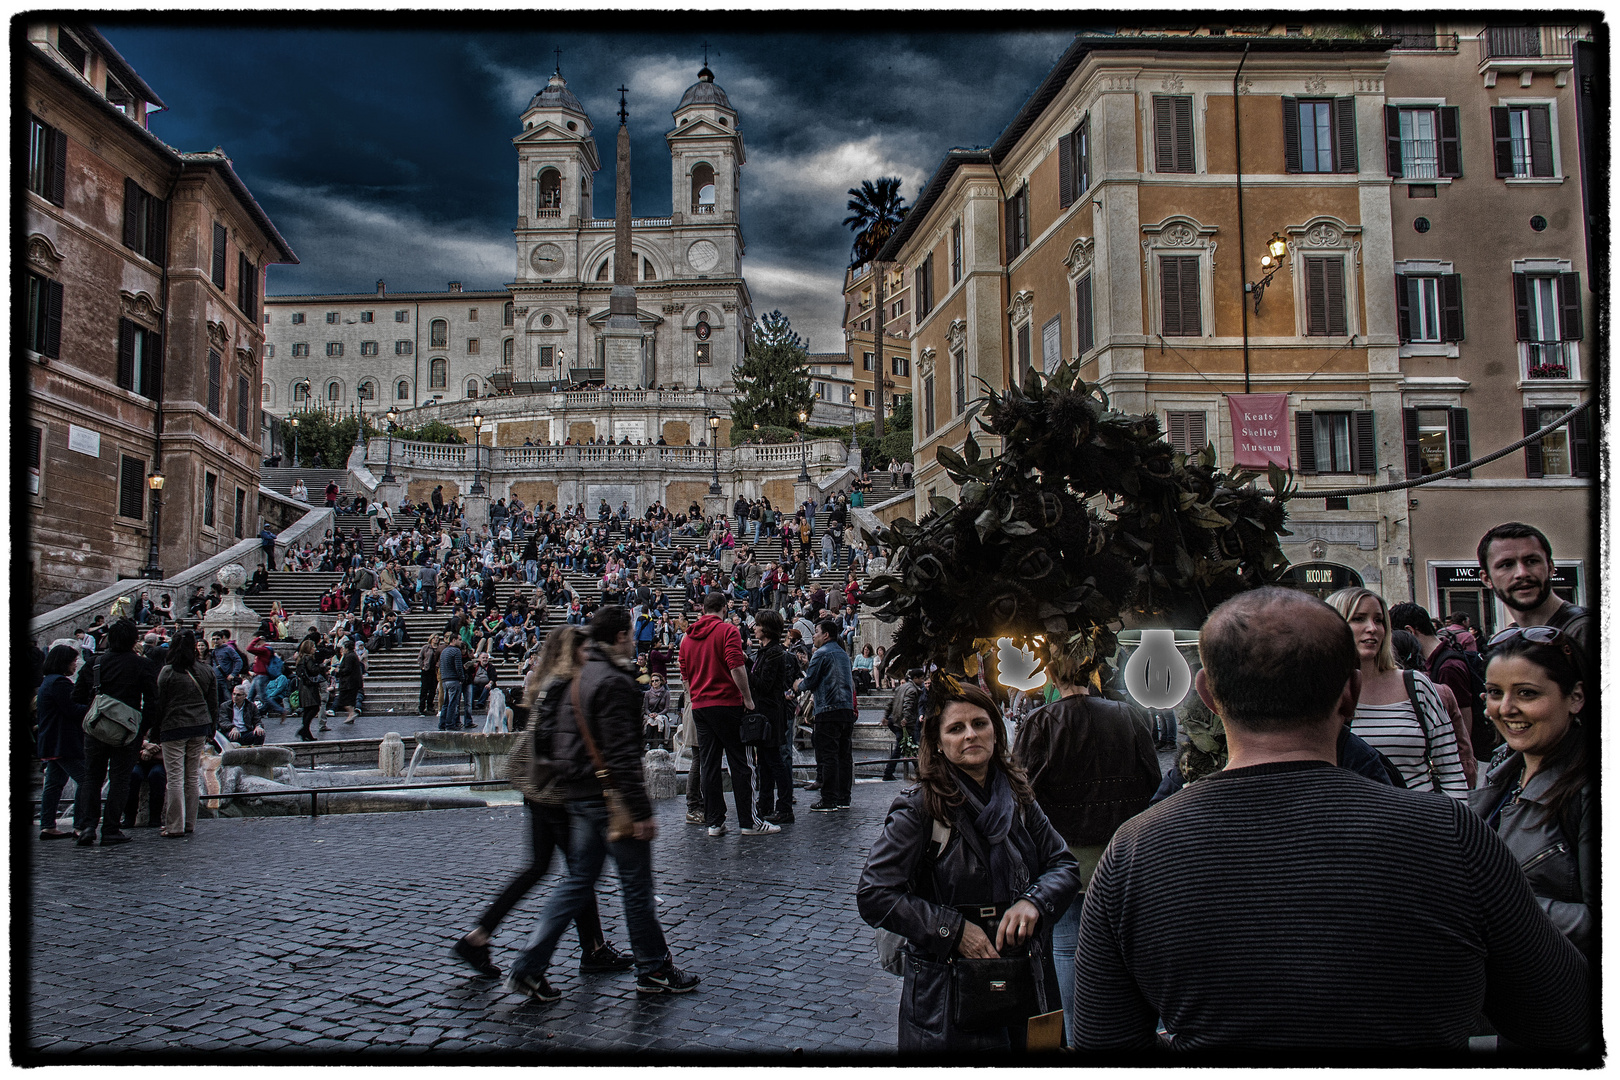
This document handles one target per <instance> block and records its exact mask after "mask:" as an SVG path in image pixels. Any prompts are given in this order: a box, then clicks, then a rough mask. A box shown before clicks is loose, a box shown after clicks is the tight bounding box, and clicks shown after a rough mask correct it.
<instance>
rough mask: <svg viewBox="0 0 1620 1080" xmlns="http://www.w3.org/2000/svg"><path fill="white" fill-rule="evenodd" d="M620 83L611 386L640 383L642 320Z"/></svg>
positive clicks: (607, 335)
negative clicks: (632, 246)
mask: <svg viewBox="0 0 1620 1080" xmlns="http://www.w3.org/2000/svg"><path fill="white" fill-rule="evenodd" d="M625 93H626V90H625V88H624V87H623V86H621V87H619V148H618V169H617V174H616V178H615V182H614V195H615V202H616V204H617V205H616V208H615V211H614V218H613V299H612V301H611V303H610V306H609V308H608V311H609V312H610V315H609V317H608V323H607V327H606V328H605V329H604V331H603V334H602V352H603V368H604V378H605V379H606V381H607V384H608V385H609V386H619V387H641V386H644V385H646V376H647V373H646V372H645V371H643V370H642V361H641V323H640V322H639V321H638V320H637V318H636V285H635V282H636V257H635V254H634V253H633V252H632V251H631V250H630V125H629V120H630V115H629V112H628V110H627V108H626V104H625V98H624V95H625Z"/></svg>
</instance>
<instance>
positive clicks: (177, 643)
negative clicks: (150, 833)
mask: <svg viewBox="0 0 1620 1080" xmlns="http://www.w3.org/2000/svg"><path fill="white" fill-rule="evenodd" d="M197 653H198V644H197V635H196V634H195V633H194V632H192V631H190V630H182V631H180V632H179V633H178V634H176V635H175V636H174V641H173V642H171V643H170V644H169V662H168V664H167V666H165V667H164V669H163V670H162V671H160V672H158V677H157V691H158V693H157V698H158V715H159V716H160V717H161V719H160V720H159V722H158V743H159V745H161V746H162V747H163V772H164V774H165V776H166V778H167V787H166V789H165V791H164V796H163V831H162V832H161V833H159V835H160V836H163V837H165V838H167V839H170V840H174V839H181V838H184V837H185V835H186V834H187V833H190V832H192V831H194V830H195V829H196V827H197V801H198V792H199V790H200V789H199V787H198V784H199V782H200V781H201V778H202V748H203V742H204V740H206V739H207V738H208V737H209V735H210V734H212V732H213V730H214V723H215V721H216V720H217V719H218V712H219V691H218V689H217V688H216V687H215V685H214V669H213V668H211V667H209V666H208V665H207V664H199V663H197Z"/></svg>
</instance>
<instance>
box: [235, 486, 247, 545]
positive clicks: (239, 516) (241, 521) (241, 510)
mask: <svg viewBox="0 0 1620 1080" xmlns="http://www.w3.org/2000/svg"><path fill="white" fill-rule="evenodd" d="M246 528H247V492H245V491H243V490H242V489H241V488H237V489H236V538H237V539H238V540H240V539H242V537H243V536H245V535H246V533H245V532H244V530H245V529H246Z"/></svg>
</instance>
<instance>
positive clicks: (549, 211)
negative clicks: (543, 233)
mask: <svg viewBox="0 0 1620 1080" xmlns="http://www.w3.org/2000/svg"><path fill="white" fill-rule="evenodd" d="M534 216H535V217H537V218H560V217H562V207H560V206H542V207H540V209H538V210H536V211H535V212H534Z"/></svg>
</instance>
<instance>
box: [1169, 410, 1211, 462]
mask: <svg viewBox="0 0 1620 1080" xmlns="http://www.w3.org/2000/svg"><path fill="white" fill-rule="evenodd" d="M1165 421H1166V423H1167V424H1168V425H1169V428H1170V446H1171V447H1172V448H1173V449H1174V450H1175V451H1176V453H1178V454H1196V453H1198V452H1200V451H1201V450H1203V449H1204V447H1205V446H1207V445H1208V444H1209V435H1208V428H1207V416H1206V414H1205V413H1201V412H1167V413H1165Z"/></svg>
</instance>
